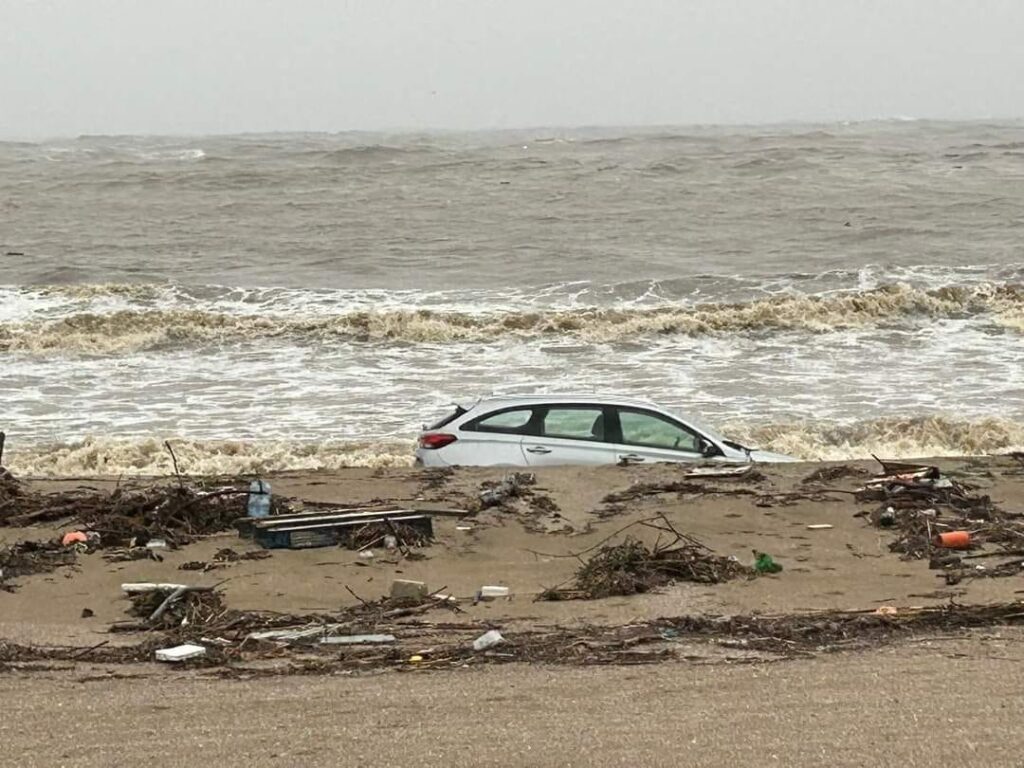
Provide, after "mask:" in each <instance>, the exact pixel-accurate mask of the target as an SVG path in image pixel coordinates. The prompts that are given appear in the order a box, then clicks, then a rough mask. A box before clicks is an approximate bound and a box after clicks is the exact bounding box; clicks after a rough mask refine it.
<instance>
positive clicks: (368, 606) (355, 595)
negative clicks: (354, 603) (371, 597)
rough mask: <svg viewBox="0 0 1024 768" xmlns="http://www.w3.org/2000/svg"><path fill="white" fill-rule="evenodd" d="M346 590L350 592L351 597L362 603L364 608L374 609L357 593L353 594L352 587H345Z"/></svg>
mask: <svg viewBox="0 0 1024 768" xmlns="http://www.w3.org/2000/svg"><path fill="white" fill-rule="evenodd" d="M345 589H347V590H348V593H349V594H350V595H352V597H354V598H355V599H356V600H358V601H359V602H360V603H362V604H363V606H364V607H366V608H372V607H373V606H371V605H370V604H369V603H368V602H366V601H365V600H363V598H361V597H360V596H359V595H357V594H356V593H355V592H353V591H352V587H350V586H349V585H348V584H346V585H345Z"/></svg>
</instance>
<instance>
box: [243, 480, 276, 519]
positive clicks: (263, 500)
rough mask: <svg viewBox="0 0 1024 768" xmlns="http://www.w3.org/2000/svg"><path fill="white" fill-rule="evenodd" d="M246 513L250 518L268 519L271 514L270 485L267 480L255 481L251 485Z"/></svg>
mask: <svg viewBox="0 0 1024 768" xmlns="http://www.w3.org/2000/svg"><path fill="white" fill-rule="evenodd" d="M246 512H247V514H248V515H249V517H267V516H268V515H269V514H270V483H268V482H267V481H266V480H253V481H252V482H251V483H250V484H249V504H248V506H247V507H246Z"/></svg>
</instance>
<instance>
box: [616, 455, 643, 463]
mask: <svg viewBox="0 0 1024 768" xmlns="http://www.w3.org/2000/svg"><path fill="white" fill-rule="evenodd" d="M619 461H622V462H625V463H626V464H639V463H640V462H641V461H645V459H644V457H643V456H637V455H636V454H635V453H627V454H626V455H625V456H622V457H621V458H620V459H619Z"/></svg>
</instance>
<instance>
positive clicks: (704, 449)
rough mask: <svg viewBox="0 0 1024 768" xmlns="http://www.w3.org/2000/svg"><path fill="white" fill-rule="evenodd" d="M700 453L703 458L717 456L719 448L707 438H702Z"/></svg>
mask: <svg viewBox="0 0 1024 768" xmlns="http://www.w3.org/2000/svg"><path fill="white" fill-rule="evenodd" d="M700 453H701V455H702V456H708V457H710V456H717V455H718V448H717V447H715V444H714V443H712V442H711V441H710V440H708V439H707V438H704V437H702V438H700Z"/></svg>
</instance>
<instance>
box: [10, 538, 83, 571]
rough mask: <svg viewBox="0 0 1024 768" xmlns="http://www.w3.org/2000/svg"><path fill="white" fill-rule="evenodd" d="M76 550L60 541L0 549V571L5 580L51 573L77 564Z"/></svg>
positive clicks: (24, 543) (23, 543)
mask: <svg viewBox="0 0 1024 768" xmlns="http://www.w3.org/2000/svg"><path fill="white" fill-rule="evenodd" d="M75 555H76V553H75V550H74V549H72V548H68V547H65V546H64V545H63V544H62V543H61V542H60V541H59V540H56V539H54V540H52V541H21V542H18V543H17V544H13V545H11V546H9V547H0V571H2V573H3V576H4V578H5V579H16V578H19V577H22V576H30V575H32V574H37V573H50V572H52V571H55V570H57V569H58V568H65V567H68V566H73V565H74V564H75V559H76V557H75Z"/></svg>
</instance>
